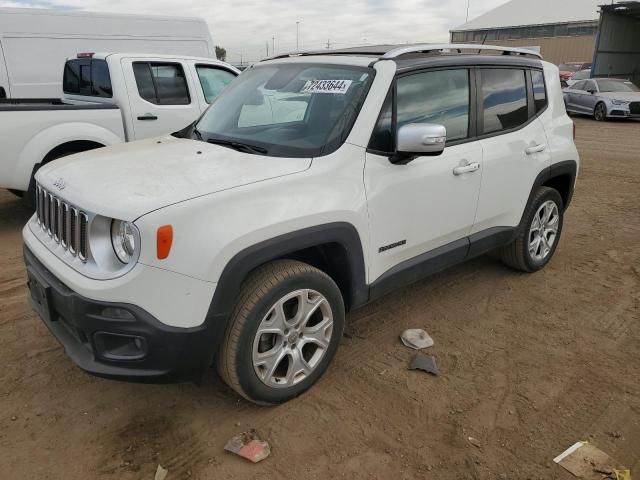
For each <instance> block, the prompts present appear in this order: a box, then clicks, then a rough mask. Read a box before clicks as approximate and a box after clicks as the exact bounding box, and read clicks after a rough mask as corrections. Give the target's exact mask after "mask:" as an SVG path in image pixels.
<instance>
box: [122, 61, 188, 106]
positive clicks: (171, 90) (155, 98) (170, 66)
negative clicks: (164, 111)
mask: <svg viewBox="0 0 640 480" xmlns="http://www.w3.org/2000/svg"><path fill="white" fill-rule="evenodd" d="M133 74H134V76H135V79H136V85H137V86H138V93H139V94H140V97H142V98H143V99H145V100H146V101H147V102H151V103H154V104H156V105H189V104H190V103H191V98H190V97H189V88H188V87H187V80H186V78H185V75H184V70H183V68H182V65H180V64H179V63H159V62H134V63H133Z"/></svg>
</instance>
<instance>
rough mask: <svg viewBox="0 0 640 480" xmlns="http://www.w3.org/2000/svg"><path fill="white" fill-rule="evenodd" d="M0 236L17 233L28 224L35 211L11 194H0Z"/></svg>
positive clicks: (5, 192)
mask: <svg viewBox="0 0 640 480" xmlns="http://www.w3.org/2000/svg"><path fill="white" fill-rule="evenodd" d="M0 199H3V200H5V201H3V202H0V234H4V233H10V232H15V230H16V228H22V226H23V225H24V224H25V223H27V221H28V220H29V217H31V215H33V211H32V210H31V209H30V208H29V207H27V206H26V205H25V204H24V202H23V201H22V199H21V198H18V197H16V196H15V195H13V194H12V193H10V192H7V191H4V192H0Z"/></svg>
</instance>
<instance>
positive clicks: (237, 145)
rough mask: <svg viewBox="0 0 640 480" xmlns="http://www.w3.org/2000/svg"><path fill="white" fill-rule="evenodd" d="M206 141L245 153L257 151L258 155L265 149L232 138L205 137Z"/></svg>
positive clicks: (264, 152)
mask: <svg viewBox="0 0 640 480" xmlns="http://www.w3.org/2000/svg"><path fill="white" fill-rule="evenodd" d="M207 143H213V144H215V145H222V146H223V147H229V148H233V149H234V150H238V151H239V152H246V153H258V154H260V155H266V154H267V152H268V151H267V149H266V148H262V147H258V146H256V145H249V144H247V143H242V142H236V141H234V140H220V139H216V138H209V139H207Z"/></svg>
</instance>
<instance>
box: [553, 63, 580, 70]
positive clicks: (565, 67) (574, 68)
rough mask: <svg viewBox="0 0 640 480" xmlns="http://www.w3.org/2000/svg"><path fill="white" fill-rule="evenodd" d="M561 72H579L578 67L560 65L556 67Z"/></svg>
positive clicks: (567, 64)
mask: <svg viewBox="0 0 640 480" xmlns="http://www.w3.org/2000/svg"><path fill="white" fill-rule="evenodd" d="M558 69H560V71H561V72H577V71H578V70H580V65H576V64H571V63H562V64H560V65H559V66H558Z"/></svg>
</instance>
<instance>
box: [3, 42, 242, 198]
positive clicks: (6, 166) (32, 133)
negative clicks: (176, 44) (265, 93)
mask: <svg viewBox="0 0 640 480" xmlns="http://www.w3.org/2000/svg"><path fill="white" fill-rule="evenodd" d="M239 73H240V72H239V70H237V69H235V68H234V67H232V66H231V65H228V64H226V63H224V62H220V61H218V60H214V59H210V58H197V57H185V56H168V55H149V54H122V53H120V54H92V53H84V54H78V56H77V58H72V59H69V60H67V62H66V64H65V66H64V77H63V91H64V96H63V98H62V99H13V100H0V131H2V155H1V156H0V188H7V189H9V190H11V191H13V192H14V193H16V194H18V195H23V194H24V192H25V191H28V192H29V196H28V197H26V199H27V201H28V203H31V202H32V198H33V196H34V192H35V190H34V189H35V182H34V180H33V178H34V174H35V172H36V171H37V170H38V169H39V168H40V167H41V166H42V165H44V164H46V163H48V162H50V161H52V160H54V159H56V158H60V157H64V156H67V155H71V154H74V153H78V152H83V151H86V150H92V149H94V148H98V147H103V146H107V145H114V144H117V143H122V142H129V141H133V140H139V139H142V138H147V137H153V136H157V135H160V134H164V133H170V132H172V131H175V130H180V129H182V128H184V127H186V126H188V125H189V124H190V123H192V122H193V121H194V120H196V119H197V118H198V117H199V116H200V114H201V113H202V112H204V111H205V110H206V109H207V107H208V106H209V104H210V103H211V101H212V99H213V98H215V97H216V96H217V95H218V94H219V93H220V91H222V89H223V88H224V87H225V86H226V85H227V84H228V83H229V82H230V81H231V80H233V79H234V78H235V77H236V76H237V75H238V74H239Z"/></svg>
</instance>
